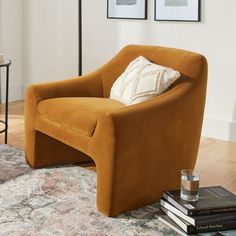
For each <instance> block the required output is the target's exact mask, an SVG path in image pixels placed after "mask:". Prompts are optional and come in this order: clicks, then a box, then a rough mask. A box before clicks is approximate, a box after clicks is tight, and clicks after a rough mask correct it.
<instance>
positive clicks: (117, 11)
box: [107, 0, 147, 20]
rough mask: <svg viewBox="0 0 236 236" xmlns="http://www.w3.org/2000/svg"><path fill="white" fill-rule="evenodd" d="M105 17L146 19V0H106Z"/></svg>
mask: <svg viewBox="0 0 236 236" xmlns="http://www.w3.org/2000/svg"><path fill="white" fill-rule="evenodd" d="M107 18H110V19H135V20H146V19H147V0H107Z"/></svg>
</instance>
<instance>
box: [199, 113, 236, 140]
mask: <svg viewBox="0 0 236 236" xmlns="http://www.w3.org/2000/svg"><path fill="white" fill-rule="evenodd" d="M202 136H206V137H211V138H216V139H222V140H226V141H233V142H236V123H235V122H228V121H223V120H215V119H211V118H207V117H206V118H205V119H204V122H203V127H202Z"/></svg>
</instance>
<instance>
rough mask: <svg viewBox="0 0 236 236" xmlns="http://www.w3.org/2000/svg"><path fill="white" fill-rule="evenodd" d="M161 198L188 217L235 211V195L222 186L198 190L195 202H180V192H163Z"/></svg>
mask: <svg viewBox="0 0 236 236" xmlns="http://www.w3.org/2000/svg"><path fill="white" fill-rule="evenodd" d="M163 197H164V199H166V200H167V201H169V202H170V203H171V204H172V205H174V206H175V207H176V208H178V209H179V210H181V211H182V212H183V213H184V214H186V215H190V216H191V215H208V214H213V213H223V212H233V211H236V195H234V194H233V193H231V192H230V191H228V190H226V189H225V188H223V187H222V186H212V187H203V188H200V189H199V200H198V201H195V202H190V201H185V200H182V199H181V198H180V190H170V191H165V192H164V193H163Z"/></svg>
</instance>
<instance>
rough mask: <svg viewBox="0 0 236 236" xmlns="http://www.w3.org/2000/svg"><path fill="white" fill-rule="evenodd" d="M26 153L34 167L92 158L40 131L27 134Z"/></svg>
mask: <svg viewBox="0 0 236 236" xmlns="http://www.w3.org/2000/svg"><path fill="white" fill-rule="evenodd" d="M25 153H26V160H27V162H28V164H29V165H30V166H31V167H33V168H41V167H46V166H51V165H59V164H69V163H76V162H87V161H91V160H92V159H91V158H90V157H89V156H87V155H86V154H84V153H82V152H80V151H78V150H76V149H74V148H72V147H70V146H68V145H66V144H64V143H62V142H60V141H58V140H56V139H54V138H51V137H49V136H47V135H45V134H43V133H41V132H38V131H33V133H31V135H29V136H28V137H27V136H26V146H25Z"/></svg>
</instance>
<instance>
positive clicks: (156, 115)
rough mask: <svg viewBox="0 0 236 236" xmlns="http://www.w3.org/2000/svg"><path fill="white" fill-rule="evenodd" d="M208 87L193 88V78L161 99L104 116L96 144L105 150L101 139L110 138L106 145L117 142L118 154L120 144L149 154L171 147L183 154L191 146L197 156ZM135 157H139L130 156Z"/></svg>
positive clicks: (197, 86)
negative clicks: (134, 145)
mask: <svg viewBox="0 0 236 236" xmlns="http://www.w3.org/2000/svg"><path fill="white" fill-rule="evenodd" d="M178 83H179V82H178ZM204 86H205V85H204V83H199V84H196V83H195V84H194V85H193V84H192V83H191V80H190V79H189V81H187V82H186V81H185V79H182V81H181V82H180V83H179V84H178V85H177V86H175V87H173V88H172V89H170V90H169V91H167V92H165V93H164V94H162V95H160V96H158V97H155V98H152V99H150V100H148V101H146V102H143V103H139V104H136V105H132V106H126V107H122V108H120V109H118V110H114V111H111V112H109V113H107V114H104V115H103V116H102V117H101V118H100V120H99V121H98V125H97V128H96V131H95V133H94V142H95V143H96V142H98V146H99V145H100V147H101V148H102V146H101V144H99V140H100V141H101V139H103V140H105V139H107V140H106V141H104V145H105V146H107V144H106V143H110V142H113V146H114V151H117V150H120V149H119V148H116V147H115V146H116V145H118V146H119V147H121V146H123V147H127V149H133V148H134V147H129V143H132V144H134V143H135V144H136V148H137V147H138V149H139V151H140V152H142V153H145V152H148V151H146V150H147V149H149V148H150V149H152V150H156V152H157V153H158V152H160V153H162V152H164V149H166V148H168V149H169V150H172V152H173V153H174V152H179V153H180V155H181V153H184V152H185V154H187V153H188V145H189V146H191V147H193V146H194V148H189V150H193V149H194V150H195V151H194V153H193V156H196V155H197V151H198V145H199V139H200V134H201V127H202V120H203V112H204V104H205V89H204ZM144 140H145V142H144ZM171 142H174V145H172V143H171ZM105 146H104V148H105ZM191 152H192V151H191ZM165 153H166V152H165ZM117 155H118V156H119V160H120V159H122V158H123V157H124V155H123V154H122V155H120V154H117ZM170 156H171V155H170ZM139 157H140V158H142V157H141V156H139ZM132 158H134V159H135V158H137V157H132V155H131V156H130V157H128V159H132ZM186 158H188V157H187V155H186ZM123 161H124V160H123ZM135 161H137V160H135ZM193 163H195V160H193Z"/></svg>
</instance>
